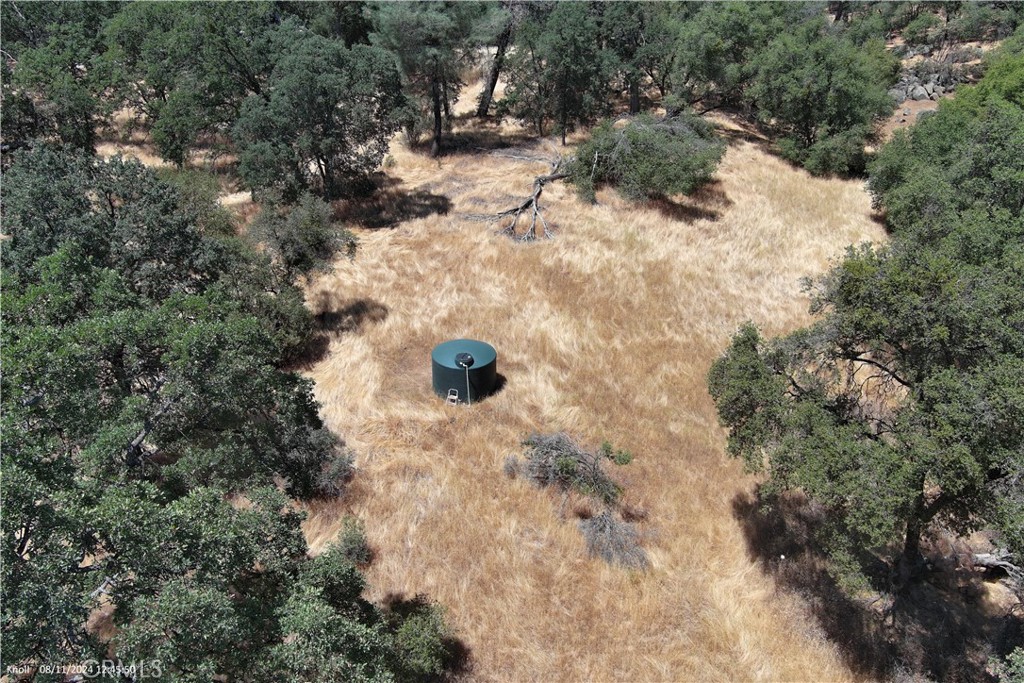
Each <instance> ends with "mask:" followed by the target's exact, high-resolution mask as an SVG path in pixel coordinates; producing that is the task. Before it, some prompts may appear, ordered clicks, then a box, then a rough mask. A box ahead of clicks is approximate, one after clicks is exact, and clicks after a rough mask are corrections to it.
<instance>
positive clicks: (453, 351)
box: [430, 339, 498, 370]
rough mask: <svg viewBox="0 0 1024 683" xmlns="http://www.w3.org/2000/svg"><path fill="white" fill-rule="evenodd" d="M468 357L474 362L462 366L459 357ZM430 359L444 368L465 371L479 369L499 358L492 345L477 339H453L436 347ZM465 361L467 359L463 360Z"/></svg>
mask: <svg viewBox="0 0 1024 683" xmlns="http://www.w3.org/2000/svg"><path fill="white" fill-rule="evenodd" d="M463 354H465V355H468V356H469V357H470V358H471V359H472V362H471V363H470V365H469V366H467V365H460V364H459V360H458V357H459V356H461V355H463ZM430 357H431V358H432V359H433V361H434V362H435V363H437V364H438V365H441V366H442V367H446V368H452V369H455V370H463V369H465V368H466V367H474V368H479V367H483V366H485V365H488V364H490V363H493V362H494V361H495V360H496V359H497V358H498V353H497V351H495V350H494V347H493V346H491V345H490V344H488V343H486V342H482V341H477V340H475V339H453V340H451V341H446V342H442V343H440V344H438V345H437V346H435V347H434V350H433V352H431V354H430ZM463 360H464V361H465V358H463Z"/></svg>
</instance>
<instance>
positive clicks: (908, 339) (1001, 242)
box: [709, 56, 1024, 580]
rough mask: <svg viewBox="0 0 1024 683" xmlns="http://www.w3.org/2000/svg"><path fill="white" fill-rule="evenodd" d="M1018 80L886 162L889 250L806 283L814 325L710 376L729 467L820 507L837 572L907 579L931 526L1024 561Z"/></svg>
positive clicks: (741, 352) (941, 119)
mask: <svg viewBox="0 0 1024 683" xmlns="http://www.w3.org/2000/svg"><path fill="white" fill-rule="evenodd" d="M1022 68H1024V61H1022V60H1021V58H1020V57H1019V56H1011V57H1005V58H1003V59H1001V60H999V61H998V62H997V63H996V65H994V66H993V69H992V70H991V71H990V72H989V75H988V76H986V78H985V79H984V80H983V81H982V83H981V84H979V86H978V87H977V88H975V89H973V90H968V91H964V92H962V93H961V94H960V95H958V96H957V98H956V99H955V100H954V101H953V102H952V103H948V104H943V106H942V107H940V109H939V112H938V114H936V115H934V116H932V117H929V118H927V119H925V120H923V121H922V122H921V123H920V124H918V125H917V126H915V127H914V128H913V129H911V131H910V132H909V133H908V134H906V135H901V136H897V138H896V139H895V140H894V141H893V142H892V143H890V144H889V145H888V146H887V147H886V148H885V149H883V151H882V152H881V154H880V155H879V159H878V160H877V161H876V162H875V163H874V164H873V166H872V168H871V171H872V189H873V191H874V192H875V195H876V199H877V200H878V202H879V204H880V205H881V207H883V208H884V209H886V210H887V212H888V220H889V224H890V225H891V226H892V228H893V229H894V231H895V232H896V235H895V239H894V240H893V242H892V243H891V245H889V246H887V247H878V248H871V247H862V248H858V249H851V251H850V252H849V253H848V254H847V257H846V258H845V259H844V260H843V261H842V262H841V263H840V264H839V265H837V266H836V267H835V268H833V270H832V271H831V272H830V273H829V274H828V275H827V276H825V277H824V278H823V279H822V280H820V281H818V282H817V283H816V284H815V287H814V290H813V292H814V298H813V305H812V311H813V312H814V313H816V314H818V315H819V321H818V322H817V323H815V324H814V325H813V326H811V327H809V328H807V329H804V330H800V331H798V332H796V333H794V334H792V335H790V336H788V337H785V338H782V339H777V340H771V341H766V340H764V339H762V338H761V337H760V335H759V334H758V333H757V331H756V330H754V329H753V328H752V327H747V328H745V329H744V330H742V331H741V332H740V333H739V334H738V335H737V336H736V338H735V339H734V340H733V344H732V346H731V347H730V349H729V350H728V352H727V353H726V355H725V356H723V358H722V359H720V360H719V361H718V362H717V363H716V364H715V366H714V367H713V368H712V371H711V374H710V377H709V384H710V388H711V392H712V396H714V398H715V401H716V403H717V405H718V410H719V415H720V416H721V419H722V422H723V423H724V424H725V425H726V426H728V427H729V428H730V430H731V432H730V437H729V449H730V452H731V453H733V454H734V455H737V456H742V457H743V458H744V460H745V461H746V462H747V464H748V465H749V466H750V467H751V468H752V469H754V470H757V471H765V472H767V473H768V474H769V483H770V490H773V491H783V490H788V489H795V488H798V489H801V490H803V491H805V492H806V493H807V494H808V495H809V496H810V497H811V498H812V499H814V500H815V501H818V502H820V503H821V504H822V505H823V506H824V507H825V509H826V510H827V511H828V512H829V513H830V517H829V521H830V525H831V526H830V528H829V529H828V531H829V533H830V534H831V535H830V538H829V542H830V543H831V547H832V549H833V553H834V557H835V558H836V559H837V560H838V561H839V562H838V564H837V566H843V568H845V569H847V570H856V569H859V567H861V566H863V565H864V563H865V562H867V561H868V559H869V558H870V557H871V555H872V554H874V555H878V556H881V557H883V558H898V560H899V563H898V564H899V568H900V570H901V571H900V574H899V577H900V578H901V579H902V580H906V579H907V578H908V577H909V576H910V575H911V574H912V573H913V569H914V568H915V566H916V563H917V562H918V558H919V555H920V543H921V538H922V536H923V534H924V533H925V532H926V530H927V529H928V528H929V527H930V526H933V525H942V526H945V527H947V528H950V529H952V530H954V531H957V532H966V531H969V530H972V529H977V528H981V527H984V526H991V527H993V528H995V529H997V530H998V531H999V533H1000V539H1001V543H1003V544H1004V545H1005V547H1006V548H1008V549H1010V550H1012V551H1014V552H1020V551H1021V550H1024V496H1022V494H1021V491H1022V488H1021V482H1022V481H1024V430H1022V429H1021V426H1020V421H1019V416H1020V415H1021V414H1024V391H1022V388H1021V384H1020V377H1021V376H1022V373H1024V335H1022V331H1024V309H1022V308H1021V306H1020V302H1021V301H1022V300H1024V289H1022V287H1021V283H1022V282H1024V278H1022V277H1021V275H1022V261H1021V248H1020V245H1021V239H1022V237H1024V222H1022V218H1021V214H1022V209H1024V193H1022V190H1021V188H1022V187H1024V183H1022V179H1024V165H1022V164H1024V161H1022V160H1024V107H1022V103H1021V102H1020V90H1019V89H1018V88H1014V87H1012V85H1009V84H1013V83H1019V82H1020V81H1019V79H1020V73H1022V71H1021V70H1022ZM1008 86H1009V87H1008Z"/></svg>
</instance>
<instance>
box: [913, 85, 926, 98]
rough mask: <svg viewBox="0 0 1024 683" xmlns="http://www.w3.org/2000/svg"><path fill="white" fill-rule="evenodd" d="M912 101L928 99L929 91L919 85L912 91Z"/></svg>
mask: <svg viewBox="0 0 1024 683" xmlns="http://www.w3.org/2000/svg"><path fill="white" fill-rule="evenodd" d="M910 99H912V100H916V101H920V100H927V99H928V91H927V90H925V89H924V88H922V87H921V86H919V85H917V86H914V89H913V90H911V91H910Z"/></svg>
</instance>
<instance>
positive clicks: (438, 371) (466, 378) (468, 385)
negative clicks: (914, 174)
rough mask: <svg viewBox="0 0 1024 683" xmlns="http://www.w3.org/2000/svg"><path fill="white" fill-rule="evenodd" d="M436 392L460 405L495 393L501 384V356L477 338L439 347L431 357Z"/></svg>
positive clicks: (448, 343)
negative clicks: (499, 359) (499, 377)
mask: <svg viewBox="0 0 1024 683" xmlns="http://www.w3.org/2000/svg"><path fill="white" fill-rule="evenodd" d="M430 360H431V364H432V365H433V369H434V393H435V394H437V395H438V396H441V397H442V398H448V397H452V398H454V399H456V400H457V401H458V402H459V403H466V402H469V403H474V402H476V401H477V400H479V399H481V398H483V397H484V396H487V395H488V394H490V393H492V392H493V391H494V387H495V385H496V384H497V382H498V353H497V351H495V350H494V347H493V346H491V345H490V344H486V343H484V342H482V341H476V340H475V339H453V340H451V341H446V342H443V343H441V344H438V345H437V346H435V347H434V351H433V352H432V353H431V354H430Z"/></svg>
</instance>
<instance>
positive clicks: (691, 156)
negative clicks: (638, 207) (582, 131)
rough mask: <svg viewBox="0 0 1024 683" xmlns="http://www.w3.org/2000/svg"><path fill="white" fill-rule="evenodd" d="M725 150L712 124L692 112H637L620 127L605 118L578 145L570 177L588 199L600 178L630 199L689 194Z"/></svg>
mask: <svg viewBox="0 0 1024 683" xmlns="http://www.w3.org/2000/svg"><path fill="white" fill-rule="evenodd" d="M723 154H725V144H724V143H723V142H722V141H721V140H720V139H718V137H717V136H716V135H715V132H714V128H713V127H712V126H711V124H709V123H708V122H706V121H704V120H703V119H701V118H700V117H699V116H696V115H694V114H692V113H687V112H680V113H678V114H677V115H675V116H672V117H666V118H662V119H656V118H654V117H652V116H649V115H640V116H637V117H635V118H633V119H632V120H630V121H629V122H628V123H626V125H625V126H621V127H616V126H615V125H614V124H613V122H612V121H605V122H604V123H602V124H601V125H599V126H597V127H596V128H594V130H593V131H592V132H591V134H590V138H589V139H588V140H586V141H585V142H584V143H583V144H582V145H580V147H579V149H578V150H577V153H576V157H575V158H574V159H573V161H572V163H570V164H569V182H571V183H573V184H574V185H575V186H576V189H577V191H578V192H579V194H580V196H581V197H583V198H584V199H586V200H588V201H593V200H594V193H595V192H596V190H597V188H598V187H600V186H601V185H604V184H608V185H614V186H615V187H616V188H618V190H619V191H620V192H621V193H622V194H623V195H625V196H626V197H628V198H629V199H642V198H644V197H653V196H663V195H674V194H690V193H692V192H694V191H695V190H696V189H697V188H699V187H700V186H701V185H703V184H705V183H707V182H708V181H709V180H711V176H712V175H713V174H714V172H715V169H716V168H717V167H718V163H719V162H720V161H721V160H722V155H723Z"/></svg>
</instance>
